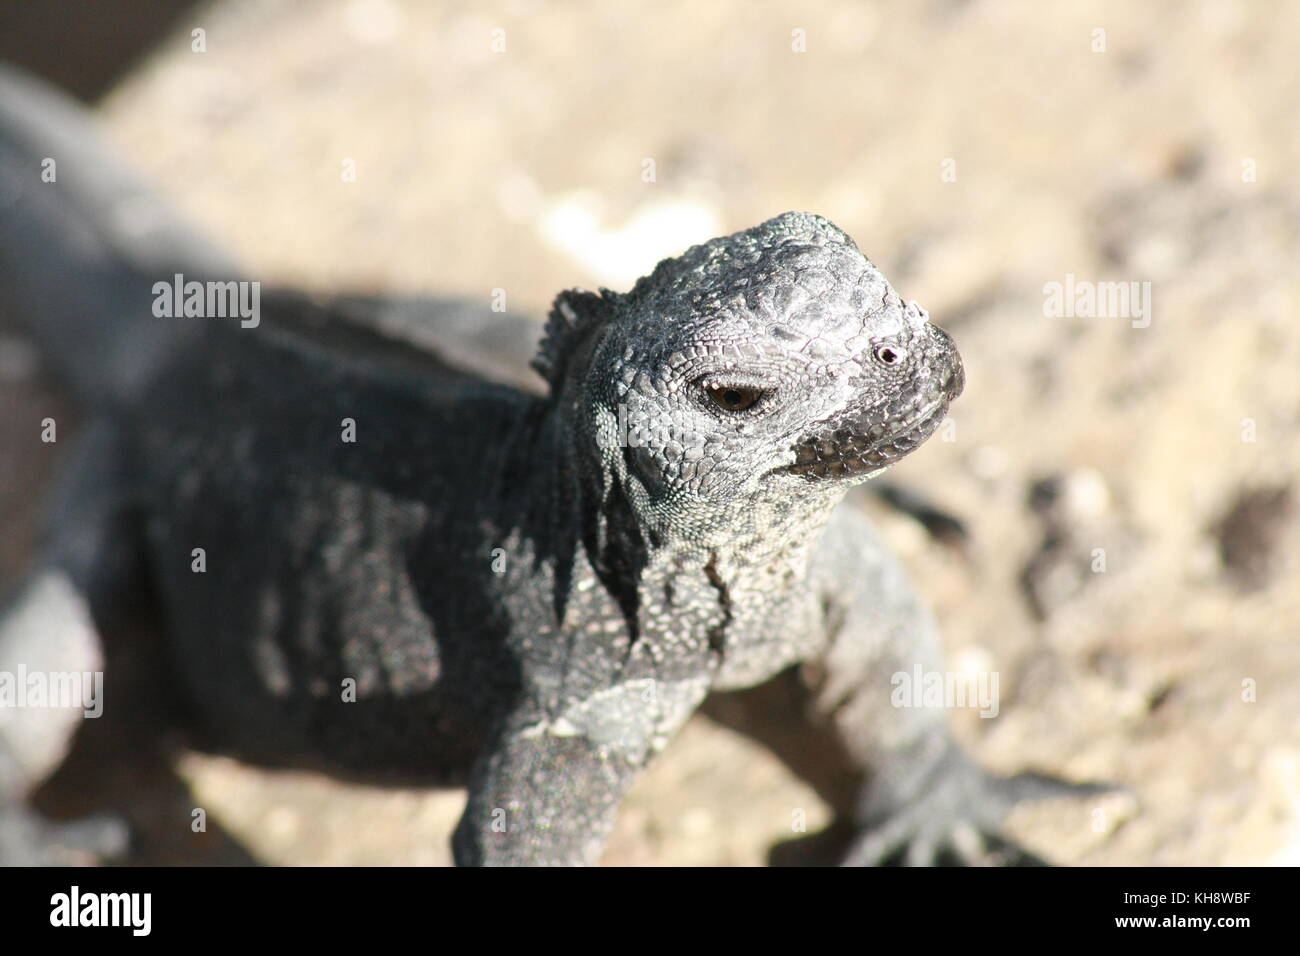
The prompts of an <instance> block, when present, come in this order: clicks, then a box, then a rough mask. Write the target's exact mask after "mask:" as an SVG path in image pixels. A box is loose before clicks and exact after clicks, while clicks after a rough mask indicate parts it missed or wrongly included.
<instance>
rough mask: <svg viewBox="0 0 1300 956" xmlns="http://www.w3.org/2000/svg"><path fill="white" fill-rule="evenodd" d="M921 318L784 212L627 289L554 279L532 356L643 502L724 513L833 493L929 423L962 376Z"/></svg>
mask: <svg viewBox="0 0 1300 956" xmlns="http://www.w3.org/2000/svg"><path fill="white" fill-rule="evenodd" d="M927 319H928V317H927V315H926V313H925V312H924V310H922V309H921V308H920V307H919V306H917V305H916V304H915V303H910V304H905V303H904V302H903V301H902V300H901V299H900V298H899V296H898V295H897V294H896V293H895V292H894V290H893V289H892V288H891V287H890V285H889V283H888V282H887V281H886V280H885V277H884V276H883V275H881V273H880V271H879V270H878V269H876V267H875V266H874V265H872V264H871V262H870V261H868V260H867V259H866V257H865V256H863V255H862V253H860V252H859V251H858V249H857V247H856V246H855V245H854V243H853V241H852V240H851V239H850V238H849V237H848V236H847V235H845V234H844V233H843V232H842V231H841V230H840V229H838V228H837V227H836V226H834V225H832V224H831V223H830V222H828V221H827V220H825V219H822V218H821V217H820V216H815V215H812V214H809V213H797V212H791V213H786V214H784V215H781V216H778V217H776V218H775V219H771V220H768V221H767V222H765V223H763V224H761V225H759V226H755V227H754V228H752V229H747V230H745V231H743V232H738V233H735V234H734V235H731V236H726V237H723V238H719V239H714V240H712V241H710V242H706V243H703V244H702V245H698V246H695V247H693V248H691V249H689V250H688V251H687V252H685V253H684V254H683V255H681V256H678V257H676V258H673V259H666V260H664V261H663V262H661V263H660V264H659V265H658V266H657V267H656V268H655V270H654V271H653V272H652V273H651V274H650V275H648V276H646V277H645V278H643V279H641V280H640V281H638V282H637V284H636V286H635V287H634V288H633V289H632V291H631V292H629V293H626V294H621V295H620V294H614V293H610V292H602V293H600V294H595V293H589V292H567V293H564V294H563V295H561V296H560V298H559V299H557V301H556V308H555V310H554V311H553V312H552V316H551V322H550V324H549V325H548V330H547V337H546V340H545V341H544V342H543V345H542V349H541V351H540V353H539V355H538V358H537V359H536V360H535V362H534V364H535V366H536V367H537V368H538V369H539V370H540V371H542V372H543V374H545V375H546V376H547V377H548V378H550V380H551V382H552V388H553V391H554V392H555V393H556V397H557V399H560V400H562V401H572V402H574V403H576V404H575V405H574V408H575V410H583V409H586V410H589V414H590V416H591V417H589V418H588V419H587V420H588V422H589V424H590V430H591V433H592V435H593V437H594V438H595V444H596V447H597V451H598V455H599V458H600V460H601V461H603V462H604V463H605V465H606V467H607V469H608V470H610V471H611V472H612V473H613V475H614V476H616V477H617V478H619V479H621V480H622V482H623V483H624V484H626V485H627V486H628V488H627V490H628V493H629V498H630V499H631V500H632V501H633V503H634V504H635V505H637V507H638V510H640V511H642V513H643V515H647V516H658V517H660V518H669V517H671V516H672V515H674V514H675V513H677V514H686V513H691V512H694V513H696V514H699V513H701V512H702V511H704V512H708V511H709V509H710V508H712V510H713V511H714V512H719V511H721V512H726V511H729V510H730V509H728V508H726V507H725V506H726V504H727V503H736V504H739V505H741V506H742V507H743V506H744V505H745V503H746V501H747V500H750V499H752V500H754V501H758V500H770V499H772V498H773V497H775V496H791V495H796V496H799V495H802V496H809V495H811V496H814V497H821V492H823V491H824V492H832V491H833V492H835V493H836V495H837V496H838V494H839V493H842V491H843V490H844V489H845V488H847V487H848V486H849V485H851V484H854V483H857V482H861V481H865V480H866V479H867V478H870V477H872V476H873V475H875V474H877V473H879V472H880V471H881V470H882V469H884V468H886V467H888V466H889V465H892V464H893V463H894V462H896V461H898V460H899V459H901V458H902V457H903V456H905V455H907V454H908V453H910V452H911V451H912V450H914V449H915V448H916V447H917V446H919V445H920V444H921V442H923V441H924V440H925V439H926V438H927V437H929V435H930V434H931V433H932V432H933V431H934V430H935V428H937V427H938V425H939V423H940V422H941V421H942V420H943V418H944V416H945V414H946V413H947V409H948V405H949V403H950V402H951V401H952V400H953V399H955V398H956V397H957V396H958V394H960V392H961V390H962V385H963V382H964V376H963V372H962V364H961V359H960V357H959V356H958V354H957V350H956V348H955V347H954V345H953V342H952V339H951V338H950V337H949V336H948V335H947V334H946V333H945V332H943V331H942V330H941V329H938V328H937V327H935V326H933V325H931V324H930V323H929V322H928V321H927ZM583 366H585V368H583ZM566 369H571V370H572V371H573V372H577V373H579V374H578V375H577V376H572V375H568V374H567V373H566ZM575 377H577V378H580V379H581V380H582V386H581V389H580V391H581V395H579V394H578V393H577V392H574V391H573V390H572V388H571V386H572V384H573V383H572V379H573V378H575ZM565 396H567V398H565ZM584 417H586V414H584ZM720 505H721V506H723V507H721V508H719V507H718V506H720Z"/></svg>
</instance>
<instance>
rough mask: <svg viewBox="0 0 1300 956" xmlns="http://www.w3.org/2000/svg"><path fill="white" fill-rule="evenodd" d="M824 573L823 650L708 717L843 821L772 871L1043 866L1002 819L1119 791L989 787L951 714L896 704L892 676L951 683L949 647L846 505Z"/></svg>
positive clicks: (826, 548)
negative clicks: (1051, 802)
mask: <svg viewBox="0 0 1300 956" xmlns="http://www.w3.org/2000/svg"><path fill="white" fill-rule="evenodd" d="M816 573H817V575H818V584H819V590H820V594H821V597H822V605H823V608H824V609H825V615H826V625H827V631H828V635H829V642H828V644H827V646H826V649H825V652H824V653H823V654H822V655H821V656H820V657H819V659H817V660H813V661H808V662H806V663H805V664H804V665H802V666H801V667H798V668H795V669H792V670H790V671H787V672H785V673H783V674H781V675H778V677H777V678H775V679H773V680H772V681H771V682H769V684H767V685H764V686H763V687H761V688H754V689H751V690H747V691H741V692H739V693H733V694H726V695H720V696H719V698H718V699H711V700H710V701H709V703H708V705H707V706H706V712H707V713H709V715H710V716H713V717H715V718H716V719H719V720H720V721H721V722H723V723H726V724H728V725H730V726H733V727H736V728H737V729H742V730H746V731H747V732H750V733H751V734H753V735H754V736H755V737H756V738H758V739H760V740H761V741H763V742H764V743H766V744H768V745H769V746H770V747H771V748H772V750H773V751H774V752H775V753H776V755H777V756H778V757H780V758H781V759H782V760H784V761H785V762H786V764H787V765H788V766H790V768H791V769H792V770H793V771H794V772H795V773H797V774H799V775H800V776H801V777H804V778H805V779H806V780H808V782H809V783H810V784H811V785H812V786H813V787H814V789H815V790H817V792H818V794H819V796H821V797H822V799H823V800H825V801H826V802H827V803H828V804H830V806H831V809H832V811H833V812H834V813H835V814H836V822H835V824H834V825H833V826H832V827H831V829H830V830H829V831H828V832H827V833H826V834H823V835H821V837H820V839H818V840H810V841H808V843H809V844H811V845H810V846H805V847H799V846H797V845H787V846H785V847H783V848H781V849H780V850H779V851H778V852H777V853H775V854H774V860H775V861H776V862H782V858H783V857H784V858H785V859H786V860H788V861H790V862H818V863H828V862H841V863H846V864H852V865H878V864H884V863H907V864H934V863H966V864H972V863H982V862H998V863H1003V864H1020V865H1023V864H1033V863H1039V862H1041V861H1040V860H1038V859H1037V858H1036V857H1035V856H1033V854H1031V853H1029V852H1028V851H1025V850H1023V849H1022V848H1020V847H1017V846H1015V845H1014V844H1011V843H1009V842H1008V841H1006V840H1005V839H1004V838H1002V837H1001V836H1000V835H999V832H998V831H999V827H1000V825H1001V822H1002V819H1003V817H1004V815H1005V813H1006V812H1007V810H1008V809H1009V808H1010V807H1011V806H1012V805H1013V804H1015V803H1016V802H1018V801H1020V800H1024V799H1036V798H1042V797H1050V796H1059V795H1076V796H1077V795H1083V794H1089V793H1097V792H1104V791H1106V790H1109V789H1112V788H1110V787H1107V786H1100V785H1093V784H1072V783H1067V782H1064V781H1060V780H1056V779H1054V778H1051V777H1046V776H1042V775H1039V774H1021V775H1018V776H1015V777H1010V778H1003V777H997V776H994V775H992V774H990V773H988V772H987V771H985V770H984V769H983V768H982V767H980V766H979V765H978V764H977V763H975V762H974V761H973V760H972V759H971V758H970V757H969V756H968V755H967V754H966V753H965V752H964V751H963V750H962V748H961V747H960V745H959V744H958V743H957V742H956V740H955V739H954V738H953V736H952V734H951V732H950V730H949V728H948V724H947V711H946V709H945V708H943V707H935V706H925V705H924V703H922V705H921V706H911V705H912V704H915V703H917V701H915V700H911V701H906V702H905V704H906V705H905V706H899V703H900V701H899V700H898V699H897V697H896V691H897V690H898V689H899V686H900V684H899V683H896V682H895V680H894V678H895V675H904V678H902V679H906V680H913V679H914V678H915V675H916V673H917V670H918V668H919V669H920V672H921V673H922V674H931V673H935V674H942V673H943V657H942V649H941V646H940V642H939V639H938V634H937V632H936V630H935V627H934V624H933V622H932V620H931V618H930V615H929V614H928V612H927V611H926V610H925V608H924V607H923V606H922V605H921V604H920V602H919V601H918V599H917V598H916V596H915V592H914V591H913V589H912V587H911V585H910V584H909V582H908V580H907V576H906V575H905V573H904V571H903V569H902V568H901V567H900V566H899V565H898V563H897V562H896V561H895V560H894V558H893V557H892V555H891V554H890V553H889V552H888V551H887V550H886V549H885V547H884V546H883V544H882V543H881V542H880V540H879V539H878V538H877V536H876V533H875V531H874V529H873V528H872V527H871V525H870V524H869V522H867V521H866V519H865V518H863V517H862V516H861V515H859V514H858V513H857V512H855V511H853V510H852V506H851V505H849V506H842V507H841V509H840V511H839V512H838V513H837V514H836V515H835V517H834V518H833V519H832V522H831V524H830V527H829V528H828V529H827V533H826V538H825V540H824V541H823V547H822V551H821V554H820V564H819V566H818V568H817V572H816ZM900 680H901V679H900ZM800 842H801V843H802V842H803V841H800ZM794 858H798V859H797V860H796V859H794Z"/></svg>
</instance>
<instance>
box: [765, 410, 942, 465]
mask: <svg viewBox="0 0 1300 956" xmlns="http://www.w3.org/2000/svg"><path fill="white" fill-rule="evenodd" d="M947 413H948V398H947V396H944V397H943V398H940V399H937V400H935V401H932V402H929V403H927V404H925V405H923V406H921V407H919V408H917V409H916V411H914V412H912V413H911V414H909V415H907V416H906V417H905V418H901V419H890V420H888V421H884V422H876V423H875V424H872V425H869V426H868V425H866V423H865V422H862V421H858V422H852V421H849V422H843V423H841V424H839V425H837V426H836V427H835V428H833V429H832V430H830V431H827V432H824V433H822V434H821V435H816V436H813V437H812V438H808V439H805V440H804V441H802V442H800V443H799V444H798V445H796V446H795V449H794V451H795V462H794V464H793V465H790V466H789V470H790V472H791V473H792V474H796V475H801V476H802V477H805V478H814V479H816V478H852V477H857V476H860V475H866V474H869V473H870V472H873V471H879V470H880V469H881V468H885V467H887V466H889V465H892V464H893V463H894V462H896V461H898V460H899V459H900V458H903V457H904V456H906V455H908V454H910V453H911V452H912V451H914V450H915V449H916V447H917V446H918V445H920V444H921V443H922V442H923V441H925V440H926V439H927V438H929V437H930V435H931V434H933V432H934V430H935V429H936V428H938V427H939V423H940V422H941V421H943V418H944V416H945V415H946V414H947Z"/></svg>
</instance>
